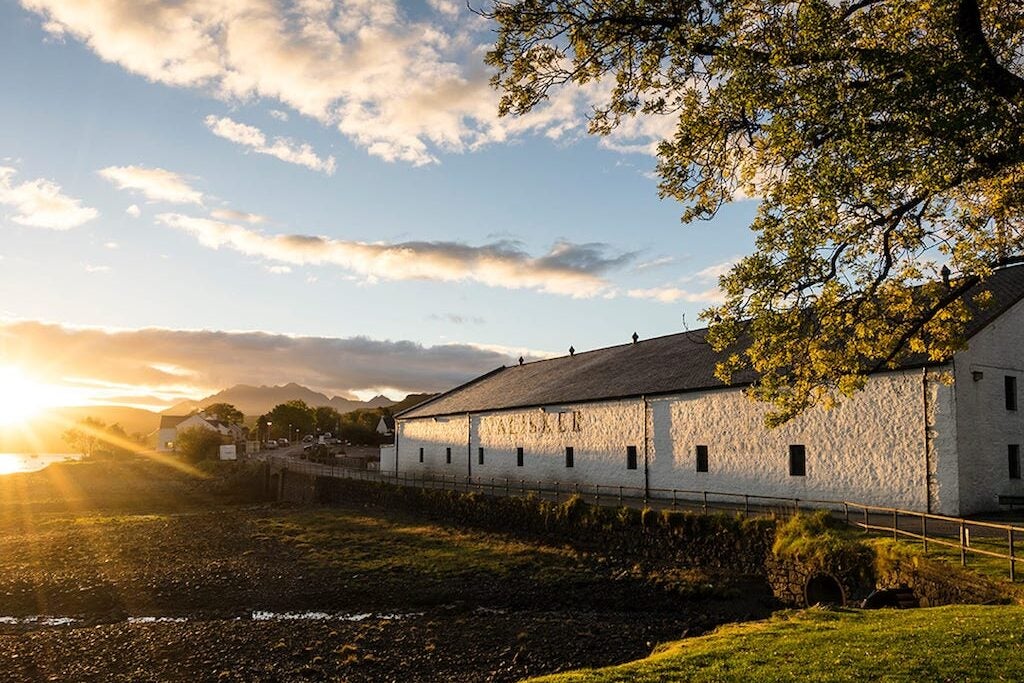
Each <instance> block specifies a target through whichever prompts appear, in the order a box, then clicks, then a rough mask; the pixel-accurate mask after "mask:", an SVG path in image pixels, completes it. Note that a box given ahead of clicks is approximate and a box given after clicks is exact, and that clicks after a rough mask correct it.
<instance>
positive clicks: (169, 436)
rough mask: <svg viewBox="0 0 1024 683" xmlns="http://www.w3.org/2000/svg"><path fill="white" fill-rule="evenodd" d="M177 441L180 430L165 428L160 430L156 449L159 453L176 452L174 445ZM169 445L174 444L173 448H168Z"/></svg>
mask: <svg viewBox="0 0 1024 683" xmlns="http://www.w3.org/2000/svg"><path fill="white" fill-rule="evenodd" d="M177 440H178V430H177V429H175V428H174V427H164V428H163V429H161V430H160V432H159V435H158V436H157V440H156V449H157V450H158V451H173V450H174V446H173V444H174V443H175V442H176V441H177ZM168 443H171V444H172V446H171V447H170V448H168V447H167V444H168Z"/></svg>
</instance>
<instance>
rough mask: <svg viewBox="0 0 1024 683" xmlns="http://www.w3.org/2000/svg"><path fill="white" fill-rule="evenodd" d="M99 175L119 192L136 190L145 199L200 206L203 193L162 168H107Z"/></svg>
mask: <svg viewBox="0 0 1024 683" xmlns="http://www.w3.org/2000/svg"><path fill="white" fill-rule="evenodd" d="M99 174H100V175H101V176H103V177H104V178H106V179H107V180H109V181H110V182H112V183H114V184H115V185H117V187H118V188H119V189H121V190H137V191H139V192H141V193H142V194H143V195H145V196H146V198H147V199H150V200H152V201H156V202H171V203H174V204H202V203H203V193H202V192H200V191H199V190H196V189H194V188H193V187H192V186H190V185H189V184H188V181H187V180H185V178H184V177H183V176H181V175H179V174H177V173H175V172H173V171H168V170H166V169H163V168H146V167H145V166H109V167H107V168H104V169H101V170H100V171H99Z"/></svg>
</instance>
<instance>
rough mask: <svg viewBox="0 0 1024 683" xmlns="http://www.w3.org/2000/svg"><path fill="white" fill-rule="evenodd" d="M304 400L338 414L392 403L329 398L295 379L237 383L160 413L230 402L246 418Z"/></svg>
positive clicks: (382, 399) (378, 399)
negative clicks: (274, 381) (331, 409)
mask: <svg viewBox="0 0 1024 683" xmlns="http://www.w3.org/2000/svg"><path fill="white" fill-rule="evenodd" d="M295 400H299V401H305V402H306V404H307V405H310V406H312V407H314V408H319V407H321V406H328V407H331V408H334V409H335V410H337V411H338V412H339V413H348V412H351V411H353V410H359V409H361V408H386V407H388V406H390V405H394V404H395V403H396V401H392V400H391V399H389V398H388V397H387V396H383V395H380V396H374V397H373V398H371V399H370V400H369V401H359V400H356V399H351V398H345V397H344V396H333V397H328V396H327V394H324V393H321V392H319V391H314V390H312V389H310V388H309V387H305V386H302V385H301V384H298V383H296V382H288V383H287V384H280V385H260V386H255V385H252V384H236V385H234V386H231V387H228V388H227V389H222V390H220V391H218V392H216V393H214V394H210V395H209V396H207V397H205V398H201V399H199V400H196V401H181V402H180V403H176V404H175V405H173V406H171V407H170V408H167V409H166V410H162V411H160V414H161V415H187V414H188V413H190V412H192V411H193V410H197V409H200V408H205V407H206V406H208V405H210V404H211V403H230V404H232V405H233V406H235V407H236V408H238V409H239V410H240V411H242V413H244V414H245V415H246V417H258V416H260V415H263V414H264V413H268V412H270V411H271V410H273V408H274V406H276V405H278V404H280V403H284V402H285V401H295Z"/></svg>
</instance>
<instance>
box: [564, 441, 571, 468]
mask: <svg viewBox="0 0 1024 683" xmlns="http://www.w3.org/2000/svg"><path fill="white" fill-rule="evenodd" d="M565 466H566V467H572V466H573V452H572V446H566V447H565Z"/></svg>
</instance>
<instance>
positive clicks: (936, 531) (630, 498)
mask: <svg viewBox="0 0 1024 683" xmlns="http://www.w3.org/2000/svg"><path fill="white" fill-rule="evenodd" d="M256 458H257V459H260V460H264V461H266V462H269V463H271V464H272V465H274V466H277V467H281V468H283V469H286V470H289V471H294V472H300V473H304V474H310V475H315V476H327V477H335V478H345V479H358V480H363V481H378V482H384V483H390V484H396V485H399V486H410V487H416V488H436V489H443V490H449V491H462V492H476V493H484V494H488V495H492V496H529V495H533V496H537V497H539V498H543V499H548V500H553V501H555V502H560V501H561V500H563V499H567V498H568V497H570V496H580V497H582V498H583V499H584V500H586V501H587V502H592V503H594V504H595V505H609V504H616V505H627V506H631V507H636V506H638V505H642V506H645V507H647V506H649V507H652V508H656V509H683V510H690V511H700V512H702V513H703V514H708V513H710V512H738V513H742V514H744V515H759V516H773V517H783V518H788V517H789V516H791V515H793V514H796V513H798V512H801V511H809V510H817V509H826V510H829V511H830V513H831V514H832V515H833V516H835V517H837V518H839V519H842V520H843V521H844V522H846V523H847V524H848V525H850V526H853V527H856V528H859V529H861V530H863V531H864V532H865V533H870V532H877V533H885V534H886V535H888V534H892V537H893V539H896V540H899V539H908V540H913V541H920V542H921V544H922V548H923V550H924V552H926V553H928V552H934V546H938V547H939V548H949V549H953V550H956V551H958V552H959V556H960V557H959V559H960V564H961V565H963V566H967V564H968V559H969V557H970V556H971V555H972V554H975V555H979V556H984V557H991V558H996V559H1001V560H1005V561H1006V562H1007V565H1008V568H1009V577H1010V580H1011V581H1015V580H1016V578H1017V568H1016V566H1017V563H1018V562H1021V561H1024V557H1017V553H1016V546H1017V541H1018V540H1019V539H1020V538H1024V527H1021V526H1014V525H1012V524H999V523H996V522H985V521H980V520H970V519H963V518H960V517H949V516H945V515H936V514H931V513H925V512H915V511H912V510H903V509H900V508H892V507H885V506H879V505H867V504H863V503H857V502H852V501H843V500H829V499H816V498H790V497H785V496H767V495H760V494H750V493H735V492H730V491H715V490H705V489H683V488H678V489H668V488H647V489H644V488H642V487H637V486H626V485H619V484H580V483H577V482H573V483H565V482H558V481H544V480H539V479H537V480H533V479H523V478H520V479H516V478H513V477H466V476H458V475H447V474H443V473H442V474H429V475H428V474H419V473H415V472H397V473H396V472H379V471H376V470H359V469H351V468H347V467H340V466H337V465H324V464H319V463H315V462H310V461H307V460H300V459H297V458H291V457H287V456H281V455H270V454H260V455H258V456H256Z"/></svg>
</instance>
